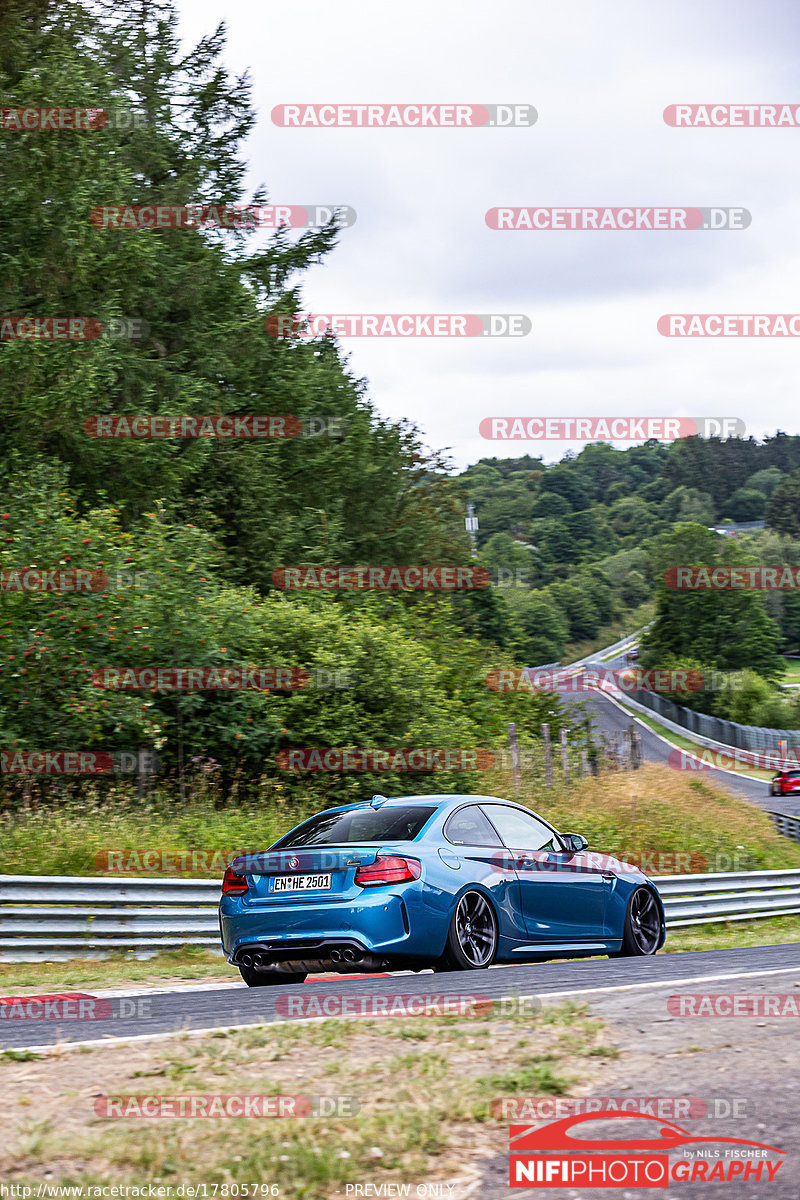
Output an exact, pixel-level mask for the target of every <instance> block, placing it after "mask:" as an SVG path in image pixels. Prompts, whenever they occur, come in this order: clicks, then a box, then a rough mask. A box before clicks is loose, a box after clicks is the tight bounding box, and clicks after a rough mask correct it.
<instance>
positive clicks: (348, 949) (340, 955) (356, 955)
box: [330, 946, 364, 963]
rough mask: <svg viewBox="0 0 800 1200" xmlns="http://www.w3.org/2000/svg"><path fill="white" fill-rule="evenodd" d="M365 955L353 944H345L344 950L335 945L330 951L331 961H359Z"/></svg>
mask: <svg viewBox="0 0 800 1200" xmlns="http://www.w3.org/2000/svg"><path fill="white" fill-rule="evenodd" d="M363 957H364V955H363V954H362V953H361V951H360V950H354V949H353V948H352V946H345V947H344V948H343V949H342V950H340V949H338V947H336V946H334V948H333V949H332V950H331V952H330V959H331V962H335V963H340V962H345V963H357V962H361V959H362V958H363Z"/></svg>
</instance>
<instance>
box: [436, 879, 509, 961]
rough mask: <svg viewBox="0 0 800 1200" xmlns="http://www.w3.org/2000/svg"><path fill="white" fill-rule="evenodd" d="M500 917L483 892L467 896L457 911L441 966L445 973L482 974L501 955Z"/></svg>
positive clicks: (448, 934) (455, 911)
mask: <svg viewBox="0 0 800 1200" xmlns="http://www.w3.org/2000/svg"><path fill="white" fill-rule="evenodd" d="M497 940H498V928H497V917H496V916H495V911H494V909H493V908H492V905H491V903H490V902H489V901H488V900H487V899H486V897H485V896H484V895H483V893H482V892H465V893H464V895H463V896H462V897H461V899H460V900H459V902H458V904H457V905H456V907H455V910H454V912H453V916H452V917H451V919H450V928H449V930H448V933H447V945H446V946H445V951H444V954H443V956H442V959H441V962H440V964H439V967H440V970H445V971H479V970H483V969H484V968H485V967H488V966H491V964H492V962H493V961H494V957H495V955H496V954H497Z"/></svg>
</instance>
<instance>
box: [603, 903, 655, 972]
mask: <svg viewBox="0 0 800 1200" xmlns="http://www.w3.org/2000/svg"><path fill="white" fill-rule="evenodd" d="M660 939H661V913H660V912H659V908H658V902H657V900H656V898H655V896H654V895H653V893H652V892H651V891H650V888H646V887H638V888H637V889H636V891H635V892H634V893H633V895H632V896H631V898H630V900H629V901H628V911H627V912H626V914H625V929H624V931H623V934H622V947H621V949H620V950H618V951H617V953H616V954H615V955H611V956H610V957H612V958H640V957H643V956H645V955H648V954H655V952H656V950H657V949H658V943H659V941H660Z"/></svg>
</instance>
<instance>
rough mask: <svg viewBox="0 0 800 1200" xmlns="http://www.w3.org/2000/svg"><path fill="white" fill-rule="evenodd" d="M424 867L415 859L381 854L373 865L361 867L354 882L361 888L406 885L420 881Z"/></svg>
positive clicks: (368, 864)
mask: <svg viewBox="0 0 800 1200" xmlns="http://www.w3.org/2000/svg"><path fill="white" fill-rule="evenodd" d="M421 873H422V866H421V864H420V863H419V862H417V860H416V859H415V858H395V856H394V855H389V854H379V855H378V857H377V858H376V859H375V862H373V863H367V864H366V865H365V866H363V865H362V866H360V867H359V868H358V870H357V871H356V877H355V880H354V881H353V882H354V883H357V884H358V886H359V887H376V886H377V885H378V884H380V883H406V882H407V880H409V879H419V877H420V875H421Z"/></svg>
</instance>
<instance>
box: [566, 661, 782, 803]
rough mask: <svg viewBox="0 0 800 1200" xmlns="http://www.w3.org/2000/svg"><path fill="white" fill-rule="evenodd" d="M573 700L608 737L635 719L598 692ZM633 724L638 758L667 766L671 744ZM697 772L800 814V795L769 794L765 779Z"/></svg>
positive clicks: (748, 797) (616, 664) (606, 665)
mask: <svg viewBox="0 0 800 1200" xmlns="http://www.w3.org/2000/svg"><path fill="white" fill-rule="evenodd" d="M592 665H595V666H602V667H604V668H610V669H619V668H621V667H626V666H630V665H631V664H630V663H629V662H628V659H627V657H626V656H625V655H624V654H620V655H617V657H616V658H612V659H609V660H608V662H604V663H602V664H600V663H597V664H592ZM634 665H635V664H634ZM576 699H577V698H576ZM577 702H578V703H580V704H583V705H585V706H586V708H587V709H588V711H589V712H590V713H591V714H592V716H593V717H594V718H595V728H596V729H598V730H601V731H602V732H603V733H605V734H606V735H608V736H613V735H614V734H618V733H621V732H622V731H623V730H625V729H628V727H629V726H630V723H631V721H632V720H636V715H635V714H634V713H631V712H629V711H626V710H624V709H622V708H620V707H619V705H617V704H615V703H614V701H613V700H611V699H610V698H609V697H607V696H604V695H603V694H602V693H601V692H592V693H590V694H586V693H585V694H584V695H583V696H581V697H580V699H579V700H578V701H577ZM637 727H638V729H639V732H640V734H641V736H642V757H643V758H644V759H645V760H646V761H647V762H652V763H660V764H661V765H662V766H667V765H668V764H667V760H668V757H669V754H670V750H671V747H670V746H668V745H667V744H666V743H665V742H664V741H663V740H662V739H661V738H660V737H659V736H658V735H657V734H656V733H654V732H653V730H652V729H650V727H649V726H648V725H646V724H645V723H644V722H643V721H638V722H637ZM669 736H670V735H669V731H668V730H666V729H665V730H664V737H666V738H669ZM697 774H698V776H700V777H701V778H703V779H708V780H710V781H712V782H713V783H714V784H716V785H717V786H718V787H722V788H725V789H726V790H727V791H729V792H731V793H732V794H733V795H735V796H741V797H742V798H743V799H745V800H749V801H750V802H751V803H752V804H758V805H759V807H760V808H765V809H772V810H774V811H775V812H782V813H787V814H788V815H789V816H795V817H799V816H800V795H798V796H770V794H769V791H768V784H767V781H766V780H765V779H748V778H747V776H745V775H734V774H733V773H730V772H728V771H718V770H712V769H708V768H701V769H699V770H698V772H697Z"/></svg>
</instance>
